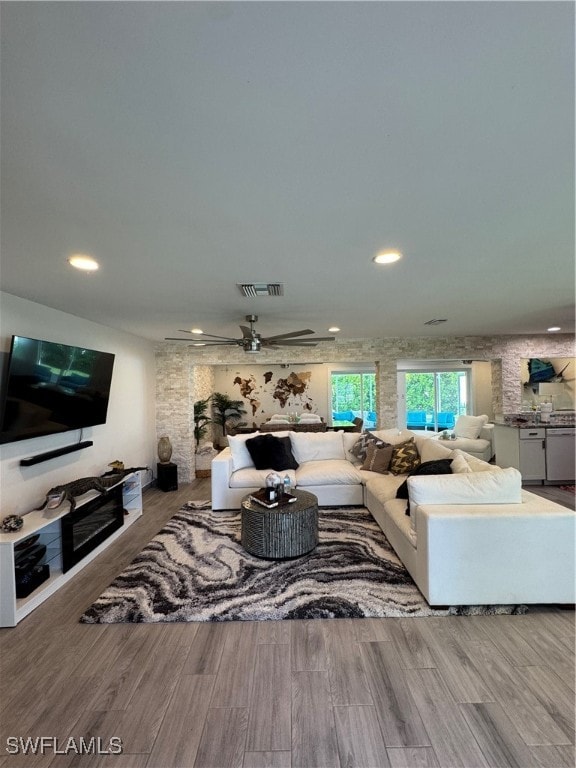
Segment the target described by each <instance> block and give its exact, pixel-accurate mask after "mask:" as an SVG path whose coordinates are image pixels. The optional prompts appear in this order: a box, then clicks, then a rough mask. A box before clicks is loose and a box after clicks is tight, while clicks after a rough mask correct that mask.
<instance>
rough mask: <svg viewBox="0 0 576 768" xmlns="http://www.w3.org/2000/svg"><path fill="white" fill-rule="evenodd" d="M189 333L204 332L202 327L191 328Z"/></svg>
mask: <svg viewBox="0 0 576 768" xmlns="http://www.w3.org/2000/svg"><path fill="white" fill-rule="evenodd" d="M190 333H204V331H203V330H202V328H191V329H190Z"/></svg>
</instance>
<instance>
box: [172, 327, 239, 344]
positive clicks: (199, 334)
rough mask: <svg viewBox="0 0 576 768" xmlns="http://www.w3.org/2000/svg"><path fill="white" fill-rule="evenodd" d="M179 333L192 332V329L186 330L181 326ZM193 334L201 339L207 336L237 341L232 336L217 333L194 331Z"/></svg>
mask: <svg viewBox="0 0 576 768" xmlns="http://www.w3.org/2000/svg"><path fill="white" fill-rule="evenodd" d="M178 333H192V331H185V330H182V328H179V329H178ZM192 335H193V336H194V338H196V339H201V338H202V337H203V336H207V337H208V338H210V339H224V340H225V341H236V339H233V338H232V337H231V336H216V334H214V333H194V334H192Z"/></svg>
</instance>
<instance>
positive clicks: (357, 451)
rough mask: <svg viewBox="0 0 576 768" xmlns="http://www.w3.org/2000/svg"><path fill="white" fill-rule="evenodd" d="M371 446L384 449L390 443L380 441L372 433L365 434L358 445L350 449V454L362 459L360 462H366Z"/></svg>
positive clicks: (361, 436)
mask: <svg viewBox="0 0 576 768" xmlns="http://www.w3.org/2000/svg"><path fill="white" fill-rule="evenodd" d="M369 445H375V446H377V447H378V448H384V447H385V446H387V445H389V443H385V442H384V441H383V440H380V438H379V437H376V435H373V434H372V433H371V432H363V433H362V434H361V435H360V437H359V438H358V441H357V443H356V444H355V445H353V446H352V448H350V453H351V454H353V455H354V456H356V457H357V458H358V459H360V461H365V460H366V454H367V452H368V446H369Z"/></svg>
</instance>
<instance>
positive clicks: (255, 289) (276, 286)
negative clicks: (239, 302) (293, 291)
mask: <svg viewBox="0 0 576 768" xmlns="http://www.w3.org/2000/svg"><path fill="white" fill-rule="evenodd" d="M238 288H240V293H241V294H242V296H249V297H253V296H284V285H283V284H282V283H238Z"/></svg>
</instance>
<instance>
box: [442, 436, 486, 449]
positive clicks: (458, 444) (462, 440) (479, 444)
mask: <svg viewBox="0 0 576 768" xmlns="http://www.w3.org/2000/svg"><path fill="white" fill-rule="evenodd" d="M449 442H450V444H451V445H452V450H453V451H455V450H457V449H458V450H460V451H465V452H466V453H470V452H471V451H473V452H474V453H484V451H485V450H486V449H487V448H489V447H490V445H491V443H490V440H483V439H482V438H481V437H478V438H476V439H474V440H473V439H472V438H470V437H457V438H456V439H455V440H450V441H449Z"/></svg>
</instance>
